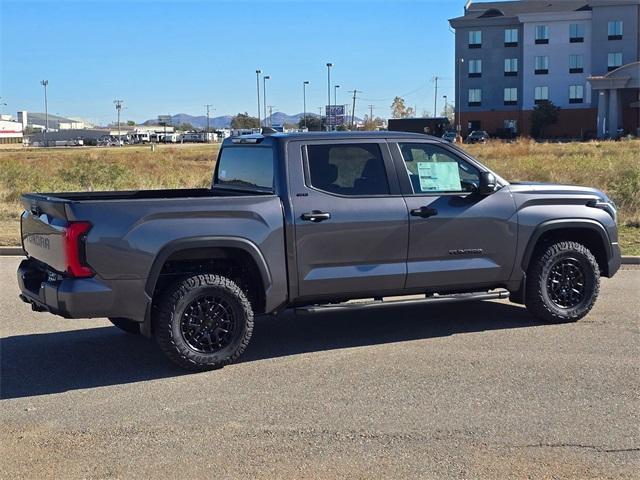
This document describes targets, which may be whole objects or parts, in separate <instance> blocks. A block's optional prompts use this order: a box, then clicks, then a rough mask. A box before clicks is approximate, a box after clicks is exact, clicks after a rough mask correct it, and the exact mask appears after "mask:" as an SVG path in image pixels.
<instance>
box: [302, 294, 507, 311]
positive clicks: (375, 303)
mask: <svg viewBox="0 0 640 480" xmlns="http://www.w3.org/2000/svg"><path fill="white" fill-rule="evenodd" d="M391 298H392V299H390V300H369V301H360V300H356V301H350V302H345V303H340V304H326V305H309V306H306V307H298V308H296V309H295V312H296V313H297V314H301V315H305V314H312V313H321V312H341V311H342V312H344V311H349V310H359V309H365V308H380V307H389V306H394V305H423V304H428V303H457V302H469V301H472V300H497V299H501V298H509V292H508V291H507V290H495V291H491V292H481V293H455V294H451V295H433V296H430V297H416V296H415V295H413V296H410V297H400V298H398V297H391Z"/></svg>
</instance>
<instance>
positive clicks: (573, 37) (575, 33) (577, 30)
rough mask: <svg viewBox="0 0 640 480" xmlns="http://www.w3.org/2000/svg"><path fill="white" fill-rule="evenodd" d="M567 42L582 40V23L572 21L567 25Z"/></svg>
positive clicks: (579, 41) (580, 41)
mask: <svg viewBox="0 0 640 480" xmlns="http://www.w3.org/2000/svg"><path fill="white" fill-rule="evenodd" d="M569 42H570V43H582V42H584V25H583V24H582V23H572V24H571V25H569Z"/></svg>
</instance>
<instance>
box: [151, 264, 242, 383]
mask: <svg viewBox="0 0 640 480" xmlns="http://www.w3.org/2000/svg"><path fill="white" fill-rule="evenodd" d="M154 327H155V328H154V331H155V335H156V340H157V341H158V344H159V345H160V348H161V349H162V351H163V352H164V353H165V354H166V355H167V356H168V357H169V358H170V359H171V360H172V361H173V362H175V363H176V364H178V365H179V366H181V367H182V368H185V369H188V370H192V371H203V370H212V369H215V368H221V367H223V366H224V365H227V364H228V363H231V362H233V361H235V360H236V359H238V358H239V357H240V355H242V353H243V352H244V350H245V348H246V347H247V345H248V343H249V340H250V339H251V334H252V332H253V311H252V309H251V304H250V303H249V301H248V300H247V297H246V295H245V293H244V292H243V291H242V290H241V289H240V287H238V286H237V285H236V284H235V283H234V282H233V281H231V280H229V279H228V278H226V277H222V276H220V275H212V274H203V275H195V276H192V277H188V278H185V279H183V280H181V281H179V282H177V283H175V284H174V285H172V286H171V287H169V289H168V290H167V291H166V296H165V298H164V299H163V300H162V302H161V304H160V309H159V313H158V315H157V316H156V317H155V319H154Z"/></svg>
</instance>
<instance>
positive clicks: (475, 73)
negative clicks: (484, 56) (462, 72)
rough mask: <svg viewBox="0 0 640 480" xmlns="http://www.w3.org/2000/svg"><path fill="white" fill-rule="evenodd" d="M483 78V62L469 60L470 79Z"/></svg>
mask: <svg viewBox="0 0 640 480" xmlns="http://www.w3.org/2000/svg"><path fill="white" fill-rule="evenodd" d="M481 76H482V60H469V77H470V78H474V77H481Z"/></svg>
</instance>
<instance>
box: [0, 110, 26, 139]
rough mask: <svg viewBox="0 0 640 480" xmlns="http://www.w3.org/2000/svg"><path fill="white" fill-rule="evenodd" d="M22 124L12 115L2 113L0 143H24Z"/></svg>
mask: <svg viewBox="0 0 640 480" xmlns="http://www.w3.org/2000/svg"><path fill="white" fill-rule="evenodd" d="M22 140H23V138H22V124H21V123H20V122H16V121H15V120H13V118H12V117H11V115H0V144H6V143H19V144H21V143H22Z"/></svg>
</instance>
